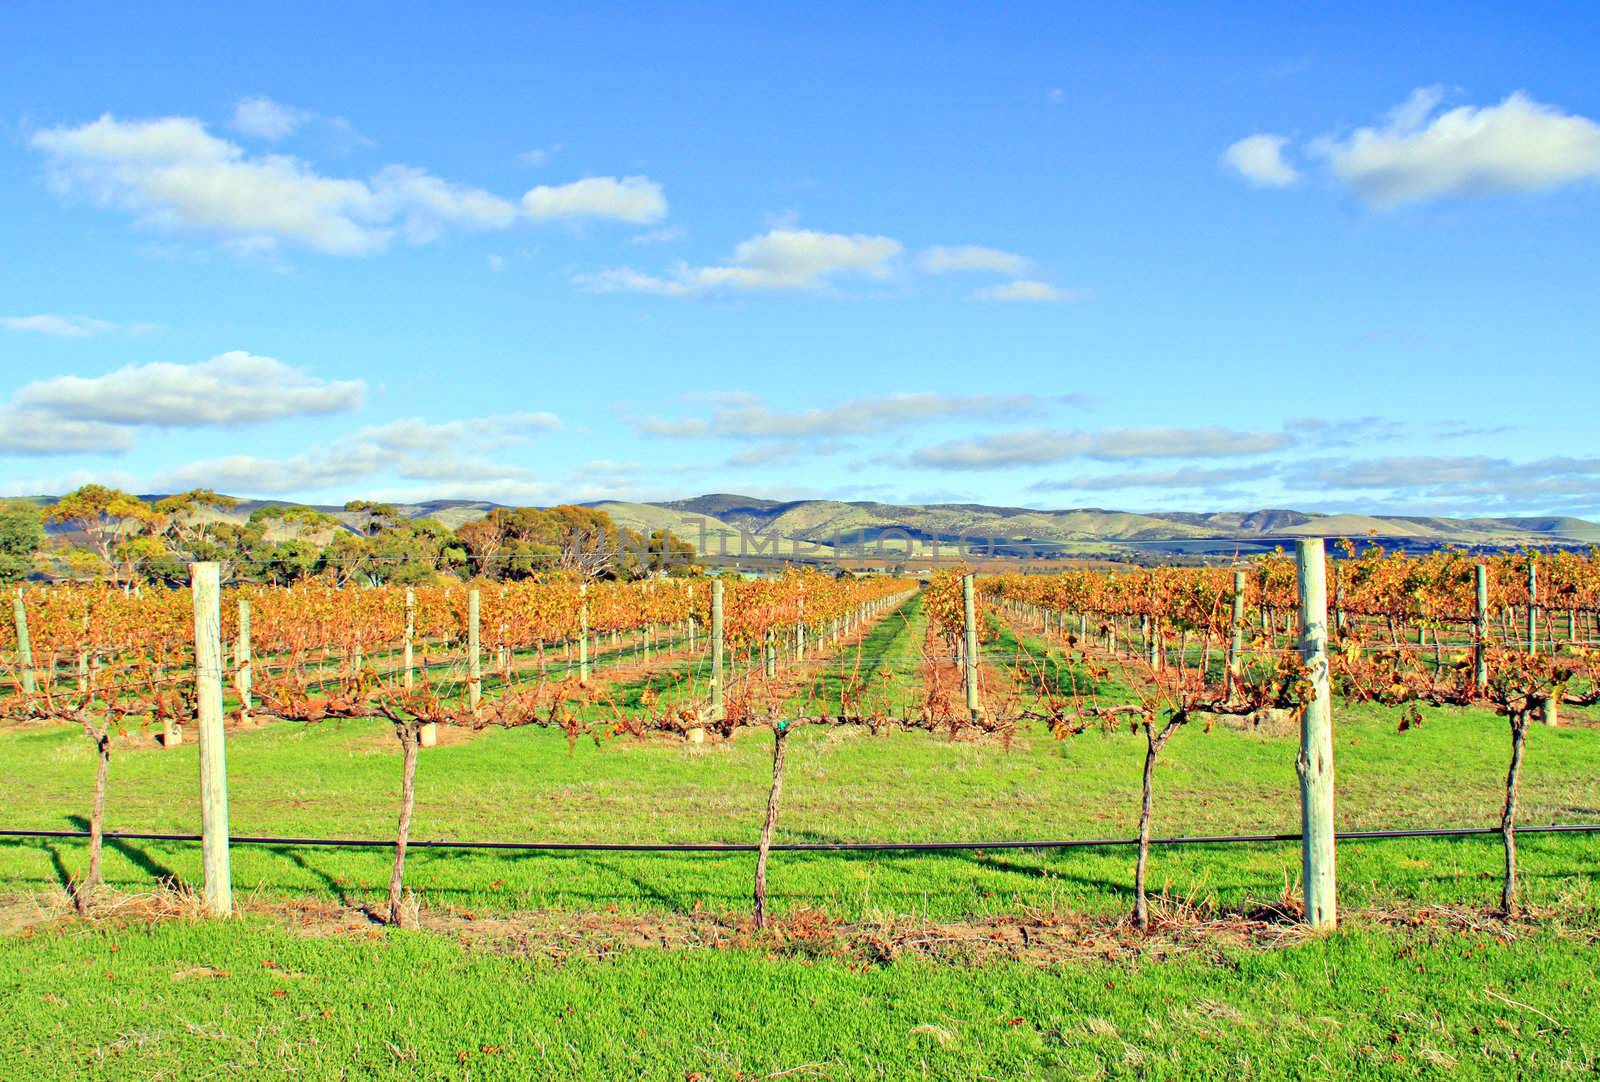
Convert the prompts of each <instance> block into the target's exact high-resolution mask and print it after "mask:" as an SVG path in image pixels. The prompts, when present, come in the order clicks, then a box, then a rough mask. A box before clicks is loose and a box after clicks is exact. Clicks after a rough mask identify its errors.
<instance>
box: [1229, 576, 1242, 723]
mask: <svg viewBox="0 0 1600 1082" xmlns="http://www.w3.org/2000/svg"><path fill="white" fill-rule="evenodd" d="M1229 628H1230V630H1231V631H1232V634H1231V635H1230V636H1229V638H1228V686H1227V689H1226V691H1227V693H1228V695H1230V696H1231V695H1232V694H1233V693H1234V692H1235V691H1237V690H1238V688H1239V677H1240V675H1241V674H1242V673H1243V671H1244V572H1243V571H1235V572H1234V573H1233V614H1232V620H1231V622H1230V624H1229Z"/></svg>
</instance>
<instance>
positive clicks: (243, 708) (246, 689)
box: [233, 597, 255, 720]
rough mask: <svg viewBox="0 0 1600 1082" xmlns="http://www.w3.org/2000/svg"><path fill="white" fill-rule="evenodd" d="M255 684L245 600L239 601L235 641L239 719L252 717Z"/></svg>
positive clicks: (235, 678) (235, 688) (234, 670)
mask: <svg viewBox="0 0 1600 1082" xmlns="http://www.w3.org/2000/svg"><path fill="white" fill-rule="evenodd" d="M253 683H254V680H253V674H252V673H251V671H250V602H249V601H248V600H247V599H245V598H242V597H241V598H240V599H239V634H238V635H237V636H235V638H234V640H233V686H234V690H235V691H237V692H238V693H239V717H240V719H241V720H244V719H247V718H249V716H250V709H251V707H252V706H254V705H255V704H254V701H253V700H252V699H251V697H250V688H251V685H252V684H253Z"/></svg>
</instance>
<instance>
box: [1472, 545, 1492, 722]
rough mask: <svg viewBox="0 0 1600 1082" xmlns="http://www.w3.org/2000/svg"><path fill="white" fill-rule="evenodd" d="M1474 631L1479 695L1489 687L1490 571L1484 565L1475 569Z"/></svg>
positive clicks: (1473, 675) (1474, 665) (1475, 678)
mask: <svg viewBox="0 0 1600 1082" xmlns="http://www.w3.org/2000/svg"><path fill="white" fill-rule="evenodd" d="M1472 578H1473V590H1474V595H1475V596H1474V598H1473V610H1472V613H1473V615H1472V630H1473V637H1474V638H1475V639H1476V640H1477V641H1476V642H1475V643H1474V644H1473V673H1472V680H1473V683H1474V684H1476V685H1477V688H1478V691H1479V693H1482V692H1483V691H1484V689H1486V688H1487V687H1488V686H1489V569H1488V568H1487V567H1485V566H1484V565H1483V564H1479V565H1478V566H1477V567H1475V568H1473V575H1472Z"/></svg>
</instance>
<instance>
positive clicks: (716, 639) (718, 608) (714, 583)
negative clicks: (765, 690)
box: [711, 578, 727, 721]
mask: <svg viewBox="0 0 1600 1082" xmlns="http://www.w3.org/2000/svg"><path fill="white" fill-rule="evenodd" d="M722 689H723V679H722V580H721V579H720V578H718V579H712V580H711V720H712V721H721V720H722V719H723V717H724V716H725V715H726V713H727V710H726V708H725V707H724V706H723V701H722Z"/></svg>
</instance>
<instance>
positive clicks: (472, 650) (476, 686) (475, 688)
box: [467, 590, 483, 712]
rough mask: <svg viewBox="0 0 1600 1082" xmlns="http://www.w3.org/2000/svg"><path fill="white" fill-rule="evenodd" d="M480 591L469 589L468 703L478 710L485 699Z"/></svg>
mask: <svg viewBox="0 0 1600 1082" xmlns="http://www.w3.org/2000/svg"><path fill="white" fill-rule="evenodd" d="M480 603H481V602H480V600H479V597H478V591H476V590H468V591H467V705H468V706H470V707H472V709H473V711H474V712H476V711H477V709H478V704H479V703H480V702H482V701H483V654H482V652H481V650H480V649H479V643H478V609H479V605H480Z"/></svg>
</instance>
